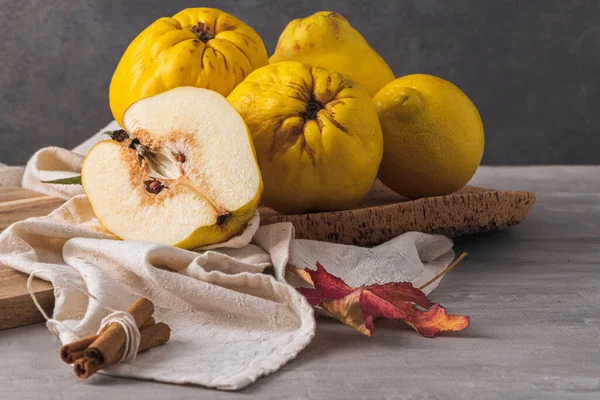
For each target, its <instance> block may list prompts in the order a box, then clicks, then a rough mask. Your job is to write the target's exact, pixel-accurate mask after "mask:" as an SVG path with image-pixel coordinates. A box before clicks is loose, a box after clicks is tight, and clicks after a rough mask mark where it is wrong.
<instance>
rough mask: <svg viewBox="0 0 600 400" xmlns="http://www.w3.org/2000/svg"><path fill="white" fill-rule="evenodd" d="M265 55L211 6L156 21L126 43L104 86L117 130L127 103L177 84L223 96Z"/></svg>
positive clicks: (244, 30)
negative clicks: (112, 72)
mask: <svg viewBox="0 0 600 400" xmlns="http://www.w3.org/2000/svg"><path fill="white" fill-rule="evenodd" d="M267 63H268V58H267V51H266V49H265V46H264V44H263V42H262V40H261V38H260V36H258V34H257V33H256V32H255V31H254V29H252V28H251V27H250V26H248V25H246V24H245V23H243V22H242V21H240V20H239V19H237V18H235V17H234V16H232V15H229V14H227V13H225V12H223V11H220V10H217V9H214V8H188V9H186V10H183V11H181V12H179V13H177V14H175V15H174V16H173V17H172V18H167V17H165V18H160V19H158V20H157V21H155V22H154V23H152V24H151V25H150V26H148V27H147V28H146V29H144V31H143V32H142V33H140V34H139V35H138V36H137V37H136V38H135V39H134V40H133V42H131V44H130V45H129V47H128V48H127V50H126V51H125V54H123V57H122V58H121V61H120V62H119V65H118V66H117V69H116V71H115V73H114V75H113V78H112V81H111V83H110V90H109V98H110V109H111V111H112V113H113V116H114V117H115V119H116V120H117V122H118V123H119V124H120V125H121V126H123V114H124V113H125V110H127V108H129V106H131V105H132V104H133V103H135V102H136V101H138V100H140V99H144V98H146V97H150V96H153V95H155V94H159V93H162V92H166V91H167V90H170V89H173V88H175V87H179V86H195V87H199V88H206V89H210V90H214V91H216V92H218V93H220V94H221V95H223V96H227V95H228V94H229V93H230V92H231V91H232V90H233V88H234V87H235V86H236V85H237V84H238V83H240V82H241V81H243V80H244V78H245V77H246V76H247V75H248V74H250V72H252V71H253V70H254V69H256V68H259V67H261V66H263V65H266V64H267Z"/></svg>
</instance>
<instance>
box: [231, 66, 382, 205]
mask: <svg viewBox="0 0 600 400" xmlns="http://www.w3.org/2000/svg"><path fill="white" fill-rule="evenodd" d="M227 99H228V100H229V102H230V103H231V104H232V105H233V107H234V108H235V109H236V110H237V111H238V112H239V113H240V115H241V116H242V118H243V119H244V121H245V122H246V124H247V125H248V128H249V130H250V134H251V135H252V139H253V142H254V146H255V148H256V155H257V159H258V165H259V167H260V170H261V173H262V176H263V181H264V193H263V199H264V203H265V204H266V205H268V206H269V207H272V208H273V209H275V210H277V211H280V212H283V213H301V212H308V211H332V210H343V209H348V208H351V207H353V206H355V205H356V204H357V203H358V202H359V201H360V200H361V199H362V198H363V197H364V196H365V195H366V194H367V193H368V191H369V189H370V188H371V186H372V184H373V182H374V181H375V179H376V175H377V170H378V168H379V163H380V162H381V157H382V155H383V135H382V133H381V126H380V124H379V119H378V117H377V111H376V109H375V104H374V103H373V101H372V100H371V98H370V97H369V95H368V94H367V92H366V91H365V89H364V88H363V87H362V86H361V85H359V84H357V83H356V82H354V81H352V80H350V79H349V78H348V77H346V76H345V75H342V74H339V73H337V72H330V71H327V70H326V69H324V68H321V67H317V66H311V65H309V64H304V63H300V62H295V61H287V62H280V63H276V64H270V65H267V66H265V67H262V68H259V69H257V70H256V71H254V72H252V73H251V74H250V75H249V76H248V77H247V78H246V79H245V80H244V81H243V82H242V83H240V84H239V85H238V86H237V87H236V88H235V89H234V90H233V92H231V94H230V95H229V97H228V98H227Z"/></svg>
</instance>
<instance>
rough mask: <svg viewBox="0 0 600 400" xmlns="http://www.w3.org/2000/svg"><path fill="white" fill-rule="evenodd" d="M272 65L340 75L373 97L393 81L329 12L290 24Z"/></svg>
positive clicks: (366, 46)
mask: <svg viewBox="0 0 600 400" xmlns="http://www.w3.org/2000/svg"><path fill="white" fill-rule="evenodd" d="M269 61H270V62H271V63H276V62H279V61H301V62H305V63H309V64H313V65H319V66H322V67H324V68H326V69H328V70H330V71H336V72H340V73H342V74H345V75H348V76H349V77H350V78H351V79H353V80H354V81H356V82H358V83H360V84H361V85H363V86H364V87H365V89H366V90H367V93H369V96H371V97H372V96H374V95H375V93H377V92H378V91H379V89H381V88H382V87H384V86H385V85H387V84H388V83H389V82H391V81H393V80H394V73H393V72H392V70H391V69H390V67H389V66H388V65H387V64H386V62H385V60H384V59H383V58H381V56H380V55H379V54H377V52H376V51H375V50H373V48H372V47H371V46H369V43H367V41H366V40H365V38H364V37H363V36H362V35H361V34H360V32H358V31H357V30H356V29H354V28H353V27H352V26H351V25H350V23H349V22H348V21H347V20H346V18H344V17H342V16H341V15H340V14H338V13H335V12H329V11H320V12H318V13H315V14H313V15H311V16H309V17H306V18H298V19H295V20H293V21H291V22H290V23H289V24H288V25H287V27H286V28H285V30H284V31H283V32H282V33H281V36H280V37H279V41H278V42H277V47H276V48H275V54H273V56H271V58H270V59H269Z"/></svg>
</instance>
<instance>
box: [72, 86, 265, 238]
mask: <svg viewBox="0 0 600 400" xmlns="http://www.w3.org/2000/svg"><path fill="white" fill-rule="evenodd" d="M123 127H124V128H125V129H124V130H120V131H115V132H113V133H112V134H111V140H106V141H103V142H100V143H98V144H96V145H95V146H94V147H93V148H92V149H91V150H90V152H89V153H88V155H87V156H86V158H85V161H84V163H83V168H82V183H83V188H84V190H85V193H86V194H87V196H88V198H89V200H90V202H91V204H92V207H93V209H94V212H95V214H96V216H97V217H98V220H99V221H100V222H101V223H102V225H104V227H106V228H107V229H108V230H109V231H111V232H112V233H114V234H115V235H117V236H118V237H120V238H122V239H128V240H140V241H148V242H155V243H163V244H170V245H174V246H178V247H183V248H195V247H198V246H201V245H206V244H212V243H219V242H223V241H226V240H227V239H229V238H231V237H233V236H235V235H237V234H239V233H240V232H241V231H242V230H243V229H244V228H245V226H246V224H247V222H248V221H249V219H250V218H251V217H252V215H253V213H254V210H255V208H256V206H257V204H258V203H259V201H260V196H261V193H262V180H261V176H260V171H259V169H258V165H257V162H256V156H255V153H254V148H253V145H252V140H251V138H250V135H249V133H248V129H247V127H246V125H245V123H244V121H243V120H242V118H241V117H240V115H239V114H238V113H237V112H236V111H235V109H234V108H233V107H232V106H231V105H230V104H229V103H228V102H227V100H226V99H225V98H224V97H223V96H221V95H220V94H218V93H216V92H214V91H210V90H207V89H200V88H194V87H179V88H175V89H172V90H169V91H167V92H164V93H161V94H158V95H155V96H152V97H148V98H146V99H143V100H140V101H138V102H136V103H135V104H133V105H132V106H131V107H129V108H128V109H127V111H126V112H125V114H124V117H123Z"/></svg>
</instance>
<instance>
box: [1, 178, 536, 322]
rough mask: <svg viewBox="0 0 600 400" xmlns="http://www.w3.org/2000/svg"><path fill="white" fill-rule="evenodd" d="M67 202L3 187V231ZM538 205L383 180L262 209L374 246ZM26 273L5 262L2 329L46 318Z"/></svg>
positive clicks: (306, 230) (492, 221) (476, 228)
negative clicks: (332, 204) (297, 208)
mask: <svg viewBox="0 0 600 400" xmlns="http://www.w3.org/2000/svg"><path fill="white" fill-rule="evenodd" d="M63 203H64V200H61V199H57V198H54V197H50V196H44V195H41V194H39V193H35V192H31V191H28V190H25V189H21V188H6V187H3V188H0V231H2V230H4V229H6V228H7V227H8V226H9V225H10V224H12V223H13V222H16V221H20V220H23V219H26V218H29V217H35V216H41V215H46V214H48V213H49V212H51V211H52V210H54V209H55V208H57V207H59V206H60V205H61V204H63ZM534 203H535V194H534V193H531V192H522V191H518V192H511V191H498V190H491V189H483V188H475V187H466V188H464V189H462V190H461V191H459V192H457V193H454V194H452V195H449V196H441V197H431V198H426V199H419V200H411V201H409V200H406V199H403V198H402V197H400V196H398V195H397V194H395V193H393V192H392V191H390V190H389V189H387V188H386V187H385V186H383V185H381V184H380V183H376V184H375V186H374V187H373V190H372V191H371V193H370V194H369V196H368V197H367V198H366V199H365V200H364V201H363V202H362V203H361V204H360V205H359V207H358V208H356V209H354V210H347V211H338V212H327V213H311V214H298V215H281V214H278V213H276V212H275V211H273V210H271V209H268V208H265V207H261V208H260V213H261V223H262V224H263V225H269V224H273V223H277V222H283V221H289V222H292V223H293V224H294V226H295V227H296V236H297V237H298V238H304V239H315V240H323V241H328V242H334V243H344V244H354V245H360V246H369V245H376V244H379V243H382V242H384V241H386V240H389V239H391V238H393V237H395V236H398V235H399V234H401V233H403V232H407V231H421V232H430V233H443V234H446V235H449V236H458V235H463V234H472V233H477V232H483V231H488V230H492V229H502V228H507V227H510V226H512V225H515V224H518V223H519V222H521V221H523V220H524V219H525V217H526V216H527V213H528V212H529V210H530V209H531V207H533V204H534ZM26 283H27V275H25V274H22V273H20V272H17V271H14V270H12V269H9V268H7V267H3V266H0V330H2V329H8V328H13V327H17V326H22V325H27V324H32V323H36V322H42V321H43V317H42V316H41V314H40V313H39V311H38V310H37V309H36V308H35V306H34V304H33V302H32V301H31V298H30V296H29V293H28V292H27V288H26ZM33 291H34V293H35V294H36V296H37V298H38V300H39V301H40V304H41V305H42V306H43V307H44V309H45V310H46V311H47V312H49V313H50V312H51V310H52V308H53V302H54V295H53V288H52V285H51V284H50V283H48V282H46V281H42V280H39V279H35V280H34V285H33Z"/></svg>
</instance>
